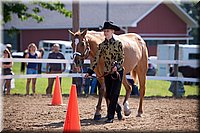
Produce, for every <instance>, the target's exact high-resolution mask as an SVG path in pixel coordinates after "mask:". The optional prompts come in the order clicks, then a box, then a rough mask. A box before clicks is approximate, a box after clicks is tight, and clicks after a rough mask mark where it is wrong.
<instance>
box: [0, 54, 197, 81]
mask: <svg viewBox="0 0 200 133" xmlns="http://www.w3.org/2000/svg"><path fill="white" fill-rule="evenodd" d="M0 62H34V63H73V62H72V60H64V59H60V60H58V59H24V58H12V59H11V58H6V59H5V58H0ZM151 62H152V63H155V64H181V65H183V64H184V65H187V64H190V65H191V64H198V61H181V60H152V61H151ZM1 64H2V63H1ZM84 75H85V74H83V73H62V74H29V75H6V76H4V75H1V76H0V79H8V78H15V79H17V78H49V77H56V76H59V77H83V76H84ZM127 78H130V76H128V75H127ZM147 80H168V81H188V82H199V79H198V78H184V77H164V76H147Z"/></svg>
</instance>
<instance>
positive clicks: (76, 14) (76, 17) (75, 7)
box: [72, 0, 80, 32]
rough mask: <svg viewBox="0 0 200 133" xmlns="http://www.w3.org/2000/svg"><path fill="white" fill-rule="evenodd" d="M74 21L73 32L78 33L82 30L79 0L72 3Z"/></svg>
mask: <svg viewBox="0 0 200 133" xmlns="http://www.w3.org/2000/svg"><path fill="white" fill-rule="evenodd" d="M72 21H73V23H72V24H73V25H72V26H73V32H77V31H78V30H79V28H80V24H79V0H73V2H72Z"/></svg>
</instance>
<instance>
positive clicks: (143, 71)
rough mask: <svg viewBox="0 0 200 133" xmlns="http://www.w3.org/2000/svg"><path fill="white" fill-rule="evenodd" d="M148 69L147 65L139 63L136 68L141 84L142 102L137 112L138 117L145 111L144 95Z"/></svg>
mask: <svg viewBox="0 0 200 133" xmlns="http://www.w3.org/2000/svg"><path fill="white" fill-rule="evenodd" d="M146 70H147V67H145V65H138V66H137V68H136V71H137V74H138V78H139V84H140V103H139V108H138V114H137V116H138V117H141V114H142V113H143V109H142V103H143V100H144V95H145V90H146Z"/></svg>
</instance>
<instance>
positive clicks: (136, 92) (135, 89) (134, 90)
mask: <svg viewBox="0 0 200 133" xmlns="http://www.w3.org/2000/svg"><path fill="white" fill-rule="evenodd" d="M128 75H129V74H128ZM127 80H128V82H129V83H130V84H131V86H132V91H131V95H136V96H140V93H139V91H138V86H137V85H135V84H134V81H133V79H132V78H127Z"/></svg>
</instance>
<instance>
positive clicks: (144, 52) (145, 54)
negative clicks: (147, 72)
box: [136, 35, 148, 69]
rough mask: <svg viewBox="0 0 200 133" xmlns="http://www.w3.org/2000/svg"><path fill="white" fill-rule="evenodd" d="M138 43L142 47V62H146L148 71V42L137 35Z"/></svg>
mask: <svg viewBox="0 0 200 133" xmlns="http://www.w3.org/2000/svg"><path fill="white" fill-rule="evenodd" d="M136 37H137V39H136V40H137V43H138V44H140V45H141V47H142V48H141V51H142V58H141V61H142V62H146V64H144V65H145V66H146V68H147V69H148V50H147V46H146V42H145V41H144V39H143V38H142V37H141V36H140V35H137V36H136Z"/></svg>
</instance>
